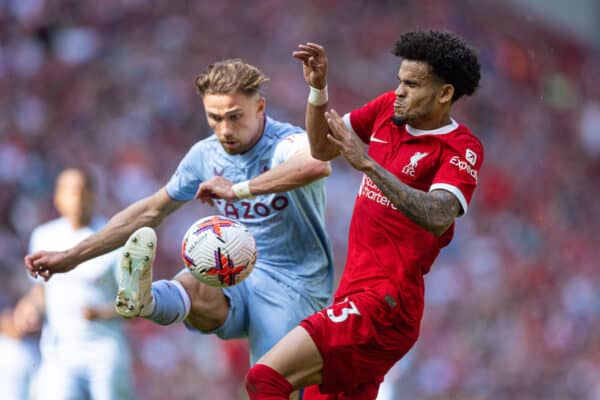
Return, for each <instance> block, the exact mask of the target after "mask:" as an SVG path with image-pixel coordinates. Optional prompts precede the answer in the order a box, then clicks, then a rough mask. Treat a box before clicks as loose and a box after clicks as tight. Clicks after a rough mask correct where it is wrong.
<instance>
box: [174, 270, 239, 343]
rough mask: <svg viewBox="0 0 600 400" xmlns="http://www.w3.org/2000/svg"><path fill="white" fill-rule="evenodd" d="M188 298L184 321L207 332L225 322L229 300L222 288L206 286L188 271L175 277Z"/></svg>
mask: <svg viewBox="0 0 600 400" xmlns="http://www.w3.org/2000/svg"><path fill="white" fill-rule="evenodd" d="M175 280H176V281H177V282H179V283H180V284H181V285H182V287H183V288H184V289H185V291H186V293H188V296H189V298H190V310H189V313H188V315H187V316H186V318H185V321H186V323H187V324H188V325H189V326H191V327H192V328H194V329H197V330H199V331H201V332H204V333H209V332H212V331H214V330H215V329H217V328H219V327H220V326H222V325H223V324H224V323H225V320H226V319H227V315H228V313H229V301H228V299H227V297H225V295H224V294H223V289H221V288H216V287H212V286H208V285H206V284H204V283H202V282H200V281H199V280H198V279H196V278H195V277H194V276H193V275H192V274H191V273H190V272H182V273H180V274H178V275H177V276H176V277H175Z"/></svg>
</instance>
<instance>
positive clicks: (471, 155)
mask: <svg viewBox="0 0 600 400" xmlns="http://www.w3.org/2000/svg"><path fill="white" fill-rule="evenodd" d="M465 159H466V160H467V161H468V162H469V164H471V165H472V166H475V163H476V162H477V153H475V152H474V151H473V150H471V149H467V152H466V153H465Z"/></svg>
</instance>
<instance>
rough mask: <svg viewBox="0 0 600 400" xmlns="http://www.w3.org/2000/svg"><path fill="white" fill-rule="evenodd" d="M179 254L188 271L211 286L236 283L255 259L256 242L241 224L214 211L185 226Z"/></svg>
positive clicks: (244, 275)
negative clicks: (187, 226) (213, 213)
mask: <svg viewBox="0 0 600 400" xmlns="http://www.w3.org/2000/svg"><path fill="white" fill-rule="evenodd" d="M181 257H182V258H183V262H184V263H185V265H186V267H187V268H188V269H189V270H190V272H191V273H192V275H193V276H194V277H196V278H197V279H198V280H200V281H201V282H203V283H205V284H207V285H209V286H215V287H229V286H234V285H237V284H238V283H240V282H242V281H243V280H244V279H246V278H247V277H248V275H250V272H252V269H253V268H254V264H255V263H256V242H255V241H254V237H253V236H252V234H251V233H250V231H249V230H248V228H246V227H245V226H244V225H243V224H241V223H240V222H238V221H234V220H232V219H229V218H226V217H223V216H220V215H214V216H210V217H206V218H202V219H199V220H198V221H196V222H194V223H193V224H192V226H190V228H189V229H188V230H187V232H186V233H185V235H184V237H183V241H182V244H181Z"/></svg>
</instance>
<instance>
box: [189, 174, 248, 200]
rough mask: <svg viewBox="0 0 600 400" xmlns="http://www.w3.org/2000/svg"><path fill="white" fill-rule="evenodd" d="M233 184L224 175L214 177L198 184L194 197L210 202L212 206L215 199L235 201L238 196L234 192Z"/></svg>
mask: <svg viewBox="0 0 600 400" xmlns="http://www.w3.org/2000/svg"><path fill="white" fill-rule="evenodd" d="M232 186H233V183H232V182H230V181H228V180H227V179H225V178H223V177H222V176H215V177H212V178H210V179H209V180H207V181H205V182H202V183H201V184H200V185H199V186H198V190H197V191H196V195H195V196H194V199H196V200H200V201H201V202H203V203H208V204H210V205H211V206H214V201H213V199H225V200H230V201H235V200H237V199H238V198H237V196H236V195H235V193H234V192H233V189H232V188H231V187H232Z"/></svg>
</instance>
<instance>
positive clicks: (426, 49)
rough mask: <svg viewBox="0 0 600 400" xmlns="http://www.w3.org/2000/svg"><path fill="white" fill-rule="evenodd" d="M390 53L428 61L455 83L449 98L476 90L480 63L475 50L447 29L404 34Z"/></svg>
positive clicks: (446, 78) (456, 97)
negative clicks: (451, 95) (444, 30)
mask: <svg viewBox="0 0 600 400" xmlns="http://www.w3.org/2000/svg"><path fill="white" fill-rule="evenodd" d="M392 53H393V54H394V55H396V56H398V57H402V58H403V59H407V60H413V61H422V62H425V63H427V64H428V65H429V66H430V67H431V69H432V72H433V73H434V74H435V75H437V76H438V77H439V78H441V79H442V80H443V81H444V82H446V83H449V84H451V85H452V86H454V96H453V97H452V101H456V100H458V99H459V98H461V97H462V96H463V95H467V96H470V95H472V94H473V93H475V90H476V89H477V86H478V85H479V80H480V79H481V66H480V65H479V60H478V58H477V54H476V52H475V50H474V49H473V48H472V47H470V46H469V45H467V44H466V43H465V42H464V41H463V40H462V39H461V38H460V37H458V36H457V35H455V34H453V33H450V32H440V31H412V32H407V33H404V34H403V35H402V36H400V39H399V40H398V41H397V42H396V44H395V45H394V49H393V50H392Z"/></svg>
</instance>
